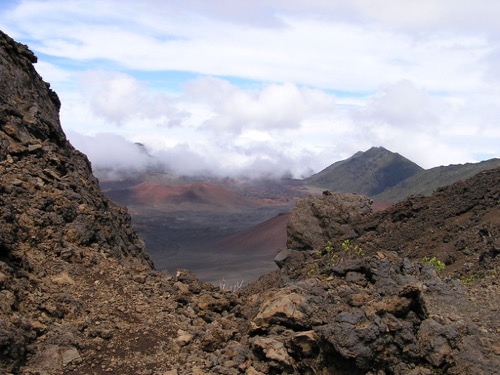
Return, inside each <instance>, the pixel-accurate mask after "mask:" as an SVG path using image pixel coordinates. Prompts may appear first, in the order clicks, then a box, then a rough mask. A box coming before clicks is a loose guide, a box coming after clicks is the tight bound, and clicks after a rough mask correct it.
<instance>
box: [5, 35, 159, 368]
mask: <svg viewBox="0 0 500 375" xmlns="http://www.w3.org/2000/svg"><path fill="white" fill-rule="evenodd" d="M34 62H36V57H35V56H34V55H33V53H32V52H31V51H29V50H28V48H27V47H26V46H23V45H21V44H19V43H16V42H15V41H13V40H12V39H11V38H9V37H8V36H7V35H5V34H3V33H1V32H0V176H1V179H0V284H1V285H0V287H1V289H2V290H1V293H2V298H0V300H1V302H0V305H1V308H0V311H1V313H2V315H1V317H2V324H1V325H0V326H1V328H0V354H1V356H2V358H4V360H3V361H2V362H4V363H7V362H10V361H12V363H14V364H16V363H21V362H22V361H23V359H24V358H25V356H26V354H27V349H26V347H27V345H28V344H29V343H30V342H32V341H33V340H34V339H35V338H36V337H37V332H40V331H43V330H44V329H45V327H44V323H41V322H40V321H39V320H30V319H25V317H26V316H25V315H24V314H25V313H26V312H27V311H30V313H33V314H35V315H37V314H42V313H45V314H48V315H53V316H56V317H64V316H65V315H67V314H68V313H71V312H73V311H75V310H78V309H80V308H81V303H80V302H79V301H76V300H73V299H72V297H71V296H69V295H68V296H67V297H65V296H64V294H63V293H62V292H61V294H60V296H59V297H58V298H60V299H61V300H60V301H59V302H56V301H54V300H51V301H46V302H45V301H44V298H39V297H38V296H37V287H36V286H37V285H38V283H39V279H40V278H48V279H51V281H52V283H53V284H55V285H59V286H60V287H61V289H64V288H65V287H67V286H68V285H71V284H73V283H74V281H73V280H72V278H71V277H70V276H69V274H68V272H69V273H71V268H72V266H70V264H73V265H75V266H76V265H78V266H83V267H85V266H86V265H87V264H92V263H94V264H96V263H98V262H99V261H98V258H99V257H100V256H101V255H100V254H102V255H104V256H109V257H113V258H115V259H117V260H120V261H123V262H131V263H136V264H138V265H141V266H143V267H146V268H151V267H152V263H151V261H150V259H149V257H148V255H147V254H146V253H145V252H144V244H143V242H142V241H141V240H140V239H139V238H138V236H137V235H136V233H135V232H134V231H133V230H132V228H131V225H130V217H129V216H128V214H127V212H126V210H125V209H124V208H121V207H118V206H117V205H115V204H114V203H112V202H111V201H109V200H108V199H107V198H105V197H104V196H103V195H102V194H101V192H100V190H99V187H98V183H97V180H96V179H95V178H94V177H93V175H92V171H91V166H90V163H89V161H88V160H87V158H86V157H85V156H84V155H83V154H82V153H80V152H79V151H76V150H75V149H74V148H73V147H72V146H71V145H70V144H69V142H68V141H67V140H66V137H65V135H64V133H63V131H62V128H61V125H60V123H59V107H60V102H59V99H58V97H57V95H56V94H55V93H54V92H53V91H52V90H51V89H50V88H49V85H48V84H47V83H45V82H43V80H42V79H41V78H40V76H39V75H38V74H37V73H36V71H35V69H34V68H33V65H32V64H33V63H34ZM63 274H64V275H65V276H64V277H63V276H61V275H63ZM58 275H59V276H58ZM58 277H59V278H58ZM68 350H69V349H68ZM73 354H74V353H73ZM73 354H71V355H69V354H68V355H69V357H71V356H72V355H73ZM68 355H66V356H63V357H62V358H63V361H66V362H67V361H68V359H67V358H69V357H68ZM64 358H66V359H64ZM0 367H1V366H0ZM6 368H8V367H6Z"/></svg>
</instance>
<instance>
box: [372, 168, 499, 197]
mask: <svg viewBox="0 0 500 375" xmlns="http://www.w3.org/2000/svg"><path fill="white" fill-rule="evenodd" d="M496 167H500V159H490V160H486V161H482V162H479V163H466V164H456V165H448V166H441V167H436V168H431V169H427V170H423V171H420V172H418V173H416V174H415V175H413V176H411V177H409V178H407V179H405V180H403V181H401V182H400V183H399V184H397V185H396V186H393V187H392V188H389V189H387V190H385V191H383V192H381V193H379V194H377V195H374V196H372V198H374V199H376V200H381V201H390V202H397V201H400V200H402V199H404V198H406V197H408V196H410V195H417V194H422V195H431V194H432V193H433V192H434V191H436V189H438V188H440V187H443V186H447V185H450V184H452V183H454V182H457V181H460V180H462V181H463V180H466V179H468V178H470V177H472V176H474V175H476V174H478V173H479V172H482V171H484V170H487V169H493V168H496Z"/></svg>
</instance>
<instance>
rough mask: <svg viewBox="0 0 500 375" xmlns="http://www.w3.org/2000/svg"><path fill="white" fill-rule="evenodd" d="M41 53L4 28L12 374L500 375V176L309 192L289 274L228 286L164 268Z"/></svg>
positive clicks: (3, 359) (2, 120) (0, 345)
mask: <svg viewBox="0 0 500 375" xmlns="http://www.w3.org/2000/svg"><path fill="white" fill-rule="evenodd" d="M34 62H36V57H35V56H34V55H33V54H32V53H31V52H30V51H29V50H28V49H27V47H25V46H23V45H20V44H18V43H16V42H14V41H13V40H12V39H10V38H9V37H8V36H6V35H5V34H3V33H0V176H1V179H0V193H1V195H0V374H9V373H12V374H106V373H109V374H144V375H146V374H151V375H153V374H154V375H160V374H161V375H167V374H282V373H288V374H377V375H382V374H413V375H417V374H495V373H498V368H499V367H500V366H499V365H500V357H499V354H500V341H499V337H498V335H499V327H498V312H499V310H498V309H499V302H498V301H499V298H498V297H499V293H498V291H499V286H498V281H497V280H498V279H497V275H496V272H497V270H498V253H499V251H500V242H499V241H500V239H499V227H500V225H499V224H500V223H499V220H500V212H499V211H500V208H499V206H500V204H499V203H500V192H499V190H500V184H499V181H500V169H495V170H491V171H487V172H484V173H481V174H480V175H478V176H476V177H474V178H473V179H471V180H468V181H465V182H461V183H458V184H455V185H453V186H450V187H448V188H443V189H441V190H440V191H438V192H437V193H436V194H434V195H433V196H432V197H427V198H423V197H412V198H410V199H409V200H407V201H405V202H401V203H399V204H397V205H395V206H393V207H392V208H390V209H388V210H386V211H382V212H378V213H373V212H372V211H371V208H370V202H369V199H368V198H366V197H363V196H360V195H338V194H330V193H325V194H324V195H322V196H319V197H308V198H305V199H303V200H302V201H300V202H299V203H298V204H297V207H296V209H295V210H294V212H293V214H292V217H291V219H290V222H289V227H288V246H287V247H288V248H287V249H285V250H282V251H281V252H280V253H279V254H278V255H277V258H276V262H277V264H278V265H279V267H280V271H279V272H276V273H274V274H269V275H267V276H264V277H262V278H261V279H260V280H259V281H258V282H256V283H254V284H252V285H250V286H248V287H246V288H244V289H241V290H238V291H236V292H235V291H229V290H221V289H220V288H217V287H215V286H212V285H210V284H204V283H201V282H199V281H198V280H197V279H196V278H195V277H194V276H193V275H192V274H190V273H189V272H188V271H184V270H180V271H179V272H178V273H177V275H175V276H169V275H167V274H163V273H160V272H157V271H155V270H154V269H153V266H152V263H151V261H150V259H149V257H148V256H147V254H146V253H145V251H144V245H143V243H142V241H141V240H140V239H139V238H138V237H137V235H136V234H135V232H134V231H133V230H132V228H131V226H130V218H129V216H128V214H127V212H126V210H125V209H123V208H121V207H119V206H117V205H115V204H114V203H112V202H111V201H110V200H108V199H107V198H105V197H104V196H103V195H102V193H101V192H100V190H99V187H98V184H97V180H96V179H95V178H94V177H93V176H92V172H91V166H90V163H89V162H88V160H87V158H86V157H85V156H84V155H82V154H81V153H80V152H78V151H76V150H75V149H74V148H73V147H72V146H71V145H70V144H69V143H68V141H67V140H66V138H65V135H64V133H63V131H62V129H61V126H60V123H59V118H58V111H59V106H60V102H59V99H58V98H57V95H56V94H55V93H54V92H53V91H51V90H50V88H49V86H48V84H46V83H44V82H43V81H42V80H41V78H40V77H39V76H38V74H37V73H36V72H35V70H34V68H33V65H32V64H33V63H34ZM346 240H348V242H347V241H346ZM424 256H427V257H429V258H432V257H436V258H437V260H441V261H442V262H444V263H445V264H446V267H445V268H444V270H441V271H439V270H438V268H440V267H439V263H437V262H434V265H433V264H426V263H425V262H422V259H423V257H424ZM430 263H432V262H430Z"/></svg>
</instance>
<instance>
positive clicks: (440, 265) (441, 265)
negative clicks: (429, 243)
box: [422, 257, 445, 271]
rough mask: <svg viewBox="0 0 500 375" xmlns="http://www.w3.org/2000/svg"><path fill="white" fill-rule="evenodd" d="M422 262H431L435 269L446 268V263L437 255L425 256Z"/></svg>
mask: <svg viewBox="0 0 500 375" xmlns="http://www.w3.org/2000/svg"><path fill="white" fill-rule="evenodd" d="M422 263H423V264H430V265H431V266H434V268H435V269H437V270H438V271H442V270H444V267H445V265H444V263H443V262H441V261H440V260H437V259H436V257H432V258H431V257H424V258H423V259H422Z"/></svg>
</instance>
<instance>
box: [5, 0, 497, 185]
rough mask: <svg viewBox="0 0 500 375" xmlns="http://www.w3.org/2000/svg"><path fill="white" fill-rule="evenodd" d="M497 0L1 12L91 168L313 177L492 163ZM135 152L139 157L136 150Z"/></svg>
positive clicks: (56, 4) (59, 6) (30, 4)
mask: <svg viewBox="0 0 500 375" xmlns="http://www.w3.org/2000/svg"><path fill="white" fill-rule="evenodd" d="M499 14H500V2H499V1H497V0H475V1H473V0H418V1H417V0H350V1H345V0H238V1H231V0H210V1H207V0H183V1H176V0H142V1H136V0H66V1H64V2H61V1H59V0H45V1H40V0H24V1H16V0H0V29H1V30H2V31H4V32H6V33H7V34H9V35H10V36H11V37H13V38H14V39H16V40H17V41H19V42H21V43H24V44H27V45H28V46H29V48H30V49H31V50H32V51H34V52H35V54H36V55H37V56H38V63H37V64H36V65H35V67H36V69H37V71H38V72H39V73H40V75H41V76H42V77H43V79H44V80H45V81H47V82H49V83H50V84H51V87H52V88H53V89H54V90H55V91H56V92H57V93H58V95H59V97H60V99H61V101H62V108H61V123H62V126H63V129H64V130H65V132H66V134H67V136H68V138H69V140H70V142H71V143H72V144H73V145H74V146H75V147H76V148H78V149H80V150H81V151H83V152H84V153H86V154H87V155H88V156H89V158H90V160H91V161H92V164H93V166H94V169H102V168H105V169H109V170H122V171H123V170H128V171H132V172H134V173H135V172H137V171H142V170H144V169H146V168H151V167H152V166H158V165H162V166H164V167H165V168H167V170H169V171H171V172H173V173H179V174H187V175H198V174H213V175H217V176H238V175H245V176H250V177H259V176H282V175H287V176H293V177H297V178H301V177H306V176H309V175H310V174H312V173H315V172H319V171H320V170H322V169H324V168H326V167H327V166H328V165H330V164H332V163H334V162H336V161H338V160H343V159H346V158H348V157H349V156H351V155H352V154H354V153H355V152H357V151H360V150H361V151H364V150H367V149H369V148H370V147H373V146H383V147H385V148H387V149H389V150H391V151H393V152H398V153H400V154H402V155H403V156H405V157H407V158H409V159H411V160H412V161H414V162H416V163H417V164H419V165H420V166H422V167H424V168H431V167H435V166H440V165H449V164H458V163H465V162H477V161H481V160H486V159H490V158H493V157H500V22H498V15H499ZM137 143H141V144H142V145H143V147H138V146H137Z"/></svg>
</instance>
